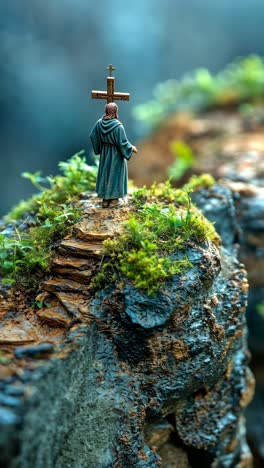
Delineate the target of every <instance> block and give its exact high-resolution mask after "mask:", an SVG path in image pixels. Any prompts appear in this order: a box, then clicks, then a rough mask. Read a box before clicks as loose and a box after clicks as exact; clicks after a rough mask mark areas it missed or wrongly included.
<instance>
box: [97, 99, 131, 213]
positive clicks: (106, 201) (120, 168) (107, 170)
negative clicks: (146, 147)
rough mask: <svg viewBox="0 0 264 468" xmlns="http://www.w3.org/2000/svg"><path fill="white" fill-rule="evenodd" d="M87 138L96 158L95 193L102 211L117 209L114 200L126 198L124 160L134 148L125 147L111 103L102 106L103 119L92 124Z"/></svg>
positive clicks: (116, 113) (116, 202) (123, 137)
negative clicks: (109, 208)
mask: <svg viewBox="0 0 264 468" xmlns="http://www.w3.org/2000/svg"><path fill="white" fill-rule="evenodd" d="M90 138H91V141H92V145H93V150H94V153H95V154H100V161H99V168H98V175H97V180H96V192H97V194H98V196H99V197H101V198H102V199H103V202H102V206H103V208H107V207H108V206H118V205H119V200H118V199H119V198H122V197H124V196H125V195H126V194H127V180H128V176H127V160H128V159H130V158H131V155H132V153H133V152H134V153H137V148H136V147H135V146H133V145H131V143H129V141H128V139H127V137H126V132H125V129H124V127H123V125H122V123H121V122H120V121H119V120H118V107H117V105H116V104H115V103H114V102H111V103H109V104H106V106H105V115H104V116H103V117H102V118H101V119H99V120H98V121H97V122H96V124H95V126H94V128H93V130H92V132H91V134H90Z"/></svg>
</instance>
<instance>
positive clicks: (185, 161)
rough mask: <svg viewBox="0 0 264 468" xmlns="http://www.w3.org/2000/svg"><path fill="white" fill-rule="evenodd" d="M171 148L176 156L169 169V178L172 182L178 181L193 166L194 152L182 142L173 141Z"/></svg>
mask: <svg viewBox="0 0 264 468" xmlns="http://www.w3.org/2000/svg"><path fill="white" fill-rule="evenodd" d="M169 146H170V150H171V151H172V153H173V154H174V156H175V161H174V162H173V164H171V166H170V167H169V169H168V176H169V177H170V178H171V179H172V180H178V179H180V178H181V177H182V176H183V174H185V172H186V171H187V169H189V168H190V167H191V166H192V165H193V162H194V155H193V151H192V149H191V147H190V146H189V145H187V144H186V143H185V142H184V141H181V140H173V141H171V142H170V145H169Z"/></svg>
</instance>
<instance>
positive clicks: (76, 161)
mask: <svg viewBox="0 0 264 468" xmlns="http://www.w3.org/2000/svg"><path fill="white" fill-rule="evenodd" d="M82 154H83V151H80V152H79V153H77V154H75V155H73V156H72V157H71V158H70V159H68V160H67V161H63V162H60V163H59V169H60V171H61V172H62V175H56V176H48V177H42V176H41V173H40V172H36V173H34V174H32V173H30V172H23V174H22V176H23V177H24V178H26V179H29V180H30V181H31V183H32V184H33V185H34V187H35V188H37V190H39V193H38V194H36V195H33V197H31V198H30V199H29V200H27V201H22V202H20V203H19V204H18V205H17V206H15V207H14V208H13V209H12V210H11V211H10V213H8V214H7V215H6V220H7V221H14V220H17V219H21V217H22V216H23V215H26V214H29V213H32V212H36V211H41V209H42V206H43V205H44V204H45V205H48V206H50V205H54V204H64V203H70V202H73V201H74V200H77V199H78V197H79V196H80V194H81V192H84V191H91V190H94V188H95V182H96V174H97V167H96V166H89V165H88V164H86V159H85V157H84V156H81V155H82Z"/></svg>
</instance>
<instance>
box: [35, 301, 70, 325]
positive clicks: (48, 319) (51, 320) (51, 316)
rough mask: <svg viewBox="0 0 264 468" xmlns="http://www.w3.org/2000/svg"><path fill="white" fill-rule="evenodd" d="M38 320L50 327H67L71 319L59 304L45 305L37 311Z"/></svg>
mask: <svg viewBox="0 0 264 468" xmlns="http://www.w3.org/2000/svg"><path fill="white" fill-rule="evenodd" d="M37 316H38V317H39V319H40V320H42V321H43V322H45V323H47V324H48V325H50V326H52V327H67V326H68V325H69V323H70V321H71V319H70V317H69V315H68V314H67V312H66V311H65V308H64V307H62V306H61V305H58V306H57V307H45V308H43V309H40V310H39V311H38V312H37Z"/></svg>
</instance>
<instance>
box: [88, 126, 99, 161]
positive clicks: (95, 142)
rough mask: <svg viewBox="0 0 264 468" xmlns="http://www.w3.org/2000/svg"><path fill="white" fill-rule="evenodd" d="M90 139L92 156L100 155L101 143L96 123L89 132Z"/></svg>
mask: <svg viewBox="0 0 264 468" xmlns="http://www.w3.org/2000/svg"><path fill="white" fill-rule="evenodd" d="M90 138H91V142H92V145H93V150H94V154H100V153H101V141H100V137H99V134H98V125H97V123H96V124H95V126H94V128H93V129H92V131H91V134H90Z"/></svg>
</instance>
